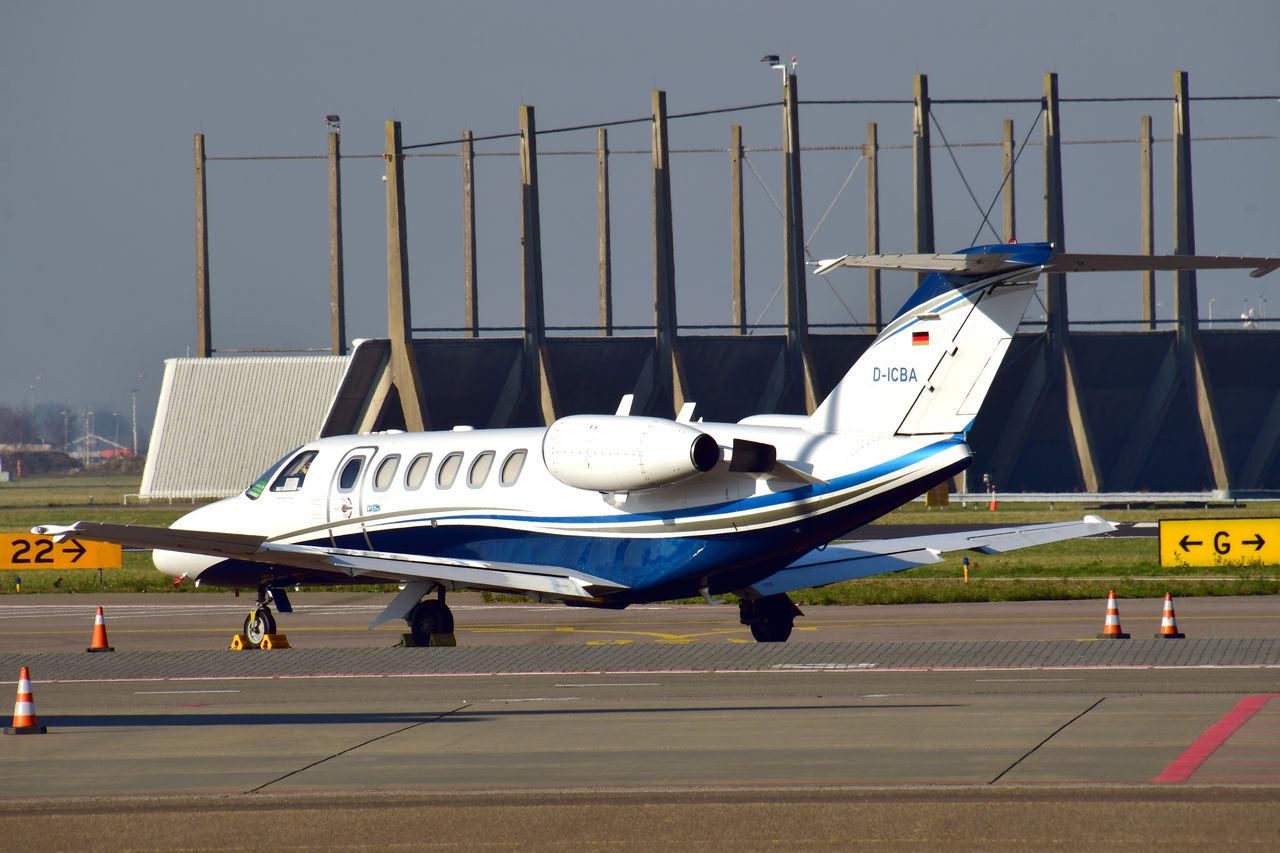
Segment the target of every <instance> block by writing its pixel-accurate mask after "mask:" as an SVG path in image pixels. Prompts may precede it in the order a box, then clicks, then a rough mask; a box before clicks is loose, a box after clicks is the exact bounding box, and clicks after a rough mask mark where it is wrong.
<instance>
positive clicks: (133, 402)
mask: <svg viewBox="0 0 1280 853" xmlns="http://www.w3.org/2000/svg"><path fill="white" fill-rule="evenodd" d="M138 378H139V379H145V378H146V374H145V373H139V374H138ZM129 396H130V397H131V398H132V399H131V401H130V402H131V405H132V407H133V455H134V456H137V455H138V389H137V388H130V389H129Z"/></svg>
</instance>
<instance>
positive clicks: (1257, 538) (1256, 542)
mask: <svg viewBox="0 0 1280 853" xmlns="http://www.w3.org/2000/svg"><path fill="white" fill-rule="evenodd" d="M1240 544H1241V545H1252V546H1253V550H1255V551H1261V550H1262V546H1263V545H1266V544H1267V542H1266V540H1265V539H1263V538H1262V534H1261V533H1255V534H1253V538H1252V539H1245V540H1243V541H1242V542H1241V543H1240Z"/></svg>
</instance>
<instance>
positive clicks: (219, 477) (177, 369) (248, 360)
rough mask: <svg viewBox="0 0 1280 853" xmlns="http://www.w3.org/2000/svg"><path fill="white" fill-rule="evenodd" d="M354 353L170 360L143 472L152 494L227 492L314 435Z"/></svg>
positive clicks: (218, 494) (186, 495) (240, 486)
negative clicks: (345, 354)
mask: <svg viewBox="0 0 1280 853" xmlns="http://www.w3.org/2000/svg"><path fill="white" fill-rule="evenodd" d="M350 361H351V358H350V357H349V356H292V357H236V358H171V359H167V360H166V361H165V369H164V382H163V384H162V385H161V387H160V401H159V405H158V406H157V409H156V420H155V427H154V431H153V433H152V439H151V452H150V453H149V454H148V456H147V465H146V469H145V470H144V472H143V475H142V491H141V496H142V498H143V499H144V500H148V499H172V498H208V497H224V496H226V495H232V494H235V493H237V492H240V491H243V490H244V489H245V488H246V487H247V486H248V485H249V484H250V483H252V482H253V480H254V479H255V478H257V477H258V476H259V475H260V474H261V473H262V472H263V471H264V470H266V469H267V467H268V466H270V465H271V464H272V463H273V462H275V461H276V460H277V459H279V458H280V457H281V456H283V455H284V454H285V453H287V452H289V451H290V450H292V449H293V448H295V447H297V446H298V445H300V444H303V443H304V442H307V441H310V440H311V439H314V438H316V437H317V436H318V435H319V434H320V427H321V425H322V424H323V423H324V421H325V418H326V417H327V416H328V414H329V411H330V410H331V409H332V408H333V406H334V400H335V396H336V395H337V392H338V389H339V386H340V385H341V384H342V381H343V377H344V376H345V375H346V372H347V366H348V365H349V364H350Z"/></svg>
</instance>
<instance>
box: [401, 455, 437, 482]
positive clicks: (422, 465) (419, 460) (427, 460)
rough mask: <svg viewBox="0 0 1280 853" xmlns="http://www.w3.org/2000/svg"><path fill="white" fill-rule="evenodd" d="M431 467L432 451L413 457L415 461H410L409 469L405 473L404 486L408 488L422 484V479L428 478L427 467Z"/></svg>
mask: <svg viewBox="0 0 1280 853" xmlns="http://www.w3.org/2000/svg"><path fill="white" fill-rule="evenodd" d="M430 467H431V454H430V453H420V454H418V455H417V456H415V457H413V461H412V462H410V463H409V470H408V471H406V472H405V475H404V487H405V488H406V489H416V488H419V487H420V486H421V485H422V481H423V480H424V479H426V476H427V469H428V468H430Z"/></svg>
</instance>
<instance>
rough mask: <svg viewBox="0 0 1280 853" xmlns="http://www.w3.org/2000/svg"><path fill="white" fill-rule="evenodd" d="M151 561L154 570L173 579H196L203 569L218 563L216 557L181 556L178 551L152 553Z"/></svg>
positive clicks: (199, 555) (200, 555)
mask: <svg viewBox="0 0 1280 853" xmlns="http://www.w3.org/2000/svg"><path fill="white" fill-rule="evenodd" d="M151 560H152V562H154V563H155V564H156V568H157V569H159V570H160V571H161V572H163V573H164V574H166V575H168V576H169V577H173V578H181V577H187V578H196V577H199V575H200V573H201V572H203V571H204V570H205V569H207V568H209V567H210V566H212V565H213V564H214V563H216V562H218V559H217V558H216V557H206V556H205V555H203V554H183V553H182V552H180V551H153V552H152V553H151Z"/></svg>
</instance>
